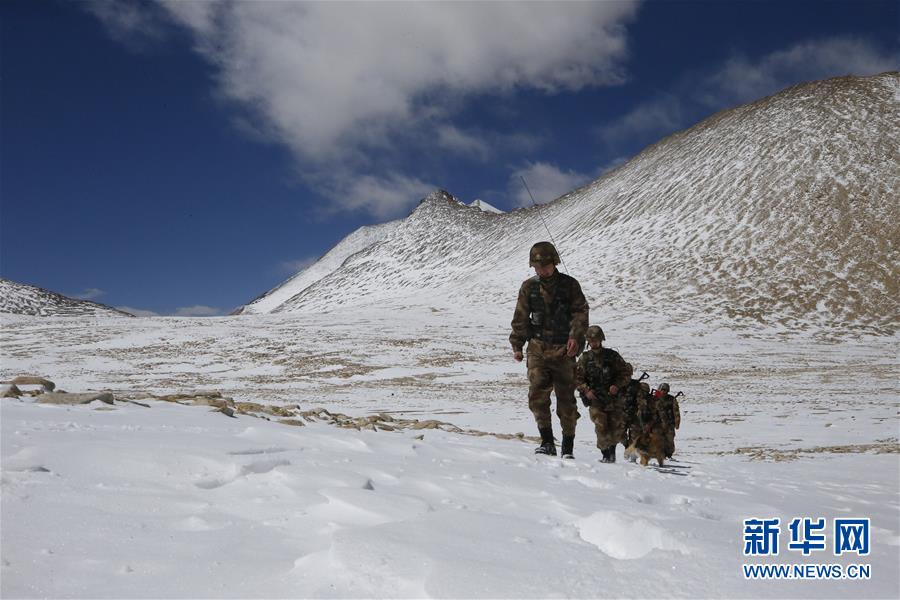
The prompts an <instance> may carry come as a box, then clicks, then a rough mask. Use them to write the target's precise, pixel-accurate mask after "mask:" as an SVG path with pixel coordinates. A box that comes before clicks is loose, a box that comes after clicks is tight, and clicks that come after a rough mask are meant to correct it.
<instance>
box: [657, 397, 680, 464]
mask: <svg viewBox="0 0 900 600" xmlns="http://www.w3.org/2000/svg"><path fill="white" fill-rule="evenodd" d="M657 410H658V412H659V421H660V425H661V426H662V433H663V450H664V452H665V454H666V458H672V455H673V454H675V430H676V429H678V428H679V427H681V409H680V407H679V406H678V399H677V398H675V396H673V395H672V394H670V393H669V384H668V383H663V384H661V385H660V386H659V391H658V396H657Z"/></svg>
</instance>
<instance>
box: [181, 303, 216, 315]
mask: <svg viewBox="0 0 900 600" xmlns="http://www.w3.org/2000/svg"><path fill="white" fill-rule="evenodd" d="M223 314H225V312H224V311H223V310H222V309H221V308H215V307H213V306H203V305H201V304H198V305H195V306H182V307H180V308H178V309H176V310H175V315H176V316H178V317H216V316H219V315H223Z"/></svg>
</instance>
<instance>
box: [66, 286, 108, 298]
mask: <svg viewBox="0 0 900 600" xmlns="http://www.w3.org/2000/svg"><path fill="white" fill-rule="evenodd" d="M104 294H106V292H104V291H103V290H101V289H98V288H87V289H85V290H84V291H83V292H81V293H80V294H72V298H77V299H78V300H96V299H97V298H99V297H100V296H103V295H104Z"/></svg>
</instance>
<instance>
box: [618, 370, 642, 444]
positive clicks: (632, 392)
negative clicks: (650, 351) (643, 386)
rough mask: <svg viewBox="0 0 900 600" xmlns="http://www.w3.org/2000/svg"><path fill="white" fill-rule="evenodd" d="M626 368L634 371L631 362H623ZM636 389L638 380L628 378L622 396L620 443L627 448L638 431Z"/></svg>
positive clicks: (637, 388) (638, 388)
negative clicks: (623, 432) (622, 438)
mask: <svg viewBox="0 0 900 600" xmlns="http://www.w3.org/2000/svg"><path fill="white" fill-rule="evenodd" d="M625 364H626V365H627V368H628V369H629V370H631V371H632V372H634V368H633V367H632V366H631V363H625ZM638 390H640V381H638V380H637V379H630V380H629V381H628V385H627V386H626V387H625V392H624V394H623V396H624V405H625V437H624V440H623V442H622V444H623V445H624V446H625V447H626V448H627V447H628V446H629V445H631V442H632V441H634V437H635V436H636V435H637V432H638V414H637V402H638Z"/></svg>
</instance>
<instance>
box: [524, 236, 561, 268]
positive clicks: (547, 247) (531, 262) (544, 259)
mask: <svg viewBox="0 0 900 600" xmlns="http://www.w3.org/2000/svg"><path fill="white" fill-rule="evenodd" d="M550 263H553V264H554V265H558V264H559V252H557V251H556V247H555V246H554V245H553V244H551V243H550V242H538V243H537V244H535V245H534V246H532V247H531V252H529V253H528V266H530V267H536V266H538V265H548V264H550Z"/></svg>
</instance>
